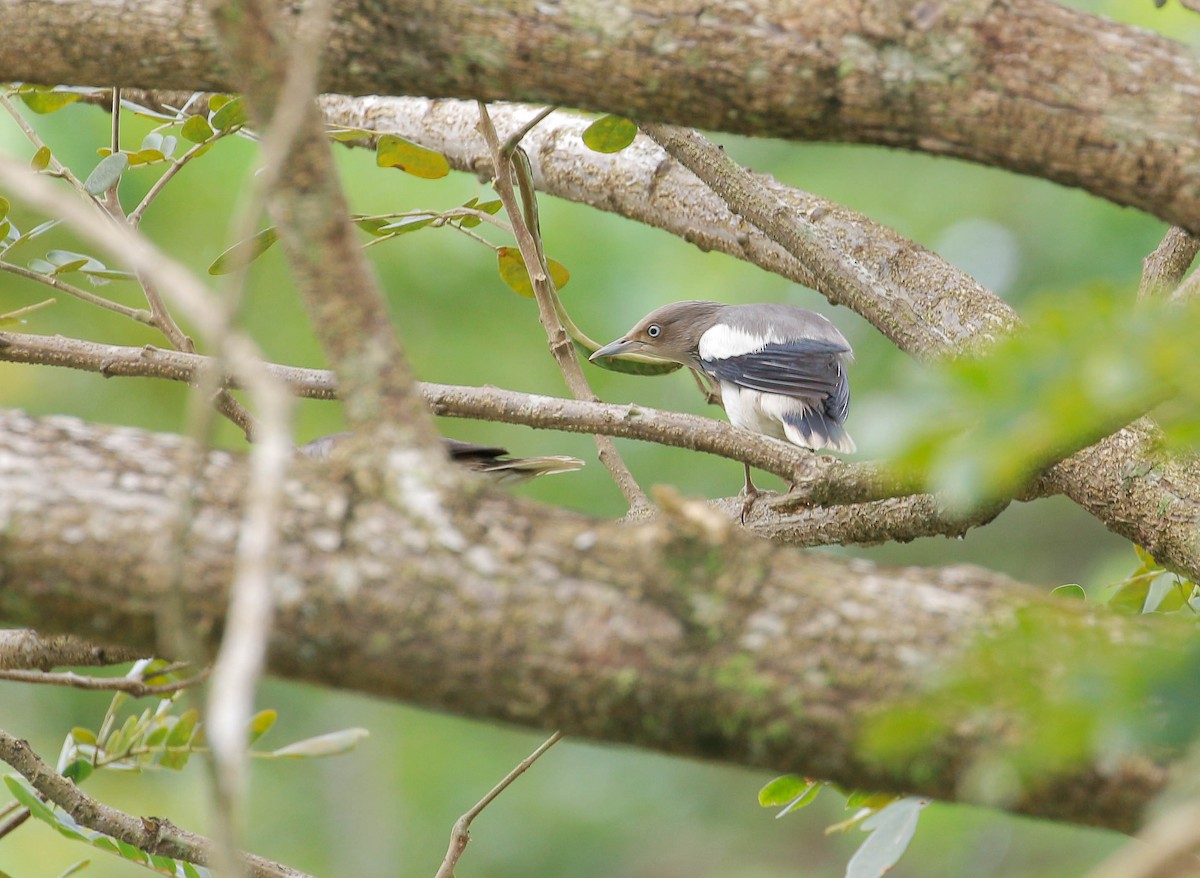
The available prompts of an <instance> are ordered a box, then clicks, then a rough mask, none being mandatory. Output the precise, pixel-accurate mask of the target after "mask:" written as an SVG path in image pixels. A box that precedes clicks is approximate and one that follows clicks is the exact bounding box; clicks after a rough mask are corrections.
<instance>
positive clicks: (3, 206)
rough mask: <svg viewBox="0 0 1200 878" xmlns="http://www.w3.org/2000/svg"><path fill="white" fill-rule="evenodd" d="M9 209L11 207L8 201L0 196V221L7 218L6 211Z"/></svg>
mask: <svg viewBox="0 0 1200 878" xmlns="http://www.w3.org/2000/svg"><path fill="white" fill-rule="evenodd" d="M11 207H12V205H11V204H9V202H8V199H7V198H5V197H3V196H0V220H2V219H4V218H5V217H6V216H8V211H9V209H10V208H11Z"/></svg>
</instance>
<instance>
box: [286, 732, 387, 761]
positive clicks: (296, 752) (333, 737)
mask: <svg viewBox="0 0 1200 878" xmlns="http://www.w3.org/2000/svg"><path fill="white" fill-rule="evenodd" d="M368 734H370V733H369V732H368V731H367V730H366V729H359V728H353V729H342V730H341V731H337V732H330V733H329V734H326V735H317V736H316V737H315V738H305V739H304V740H303V741H296V742H295V743H294V744H288V745H287V746H286V747H280V748H279V749H278V750H272V751H271V752H270V753H269V754H268V755H270V756H277V757H281V758H283V757H286V758H291V759H309V758H312V757H316V756H336V755H338V754H339V753H346V752H348V751H350V750H353V749H354V748H355V747H357V746H358V742H359V741H361V740H362V739H363V738H365V737H367V735H368Z"/></svg>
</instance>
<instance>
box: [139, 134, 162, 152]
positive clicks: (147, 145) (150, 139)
mask: <svg viewBox="0 0 1200 878" xmlns="http://www.w3.org/2000/svg"><path fill="white" fill-rule="evenodd" d="M162 144H163V136H162V134H160V133H159V132H157V131H151V132H150V133H149V134H147V135H146V136H145V137H143V138H142V145H141V149H153V150H157V151H160V152H161V151H162Z"/></svg>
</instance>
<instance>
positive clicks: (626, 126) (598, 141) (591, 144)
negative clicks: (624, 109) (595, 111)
mask: <svg viewBox="0 0 1200 878" xmlns="http://www.w3.org/2000/svg"><path fill="white" fill-rule="evenodd" d="M637 130H638V129H637V125H636V124H635V123H634V122H631V121H630V120H629V119H626V118H625V117H624V116H612V115H609V116H601V117H600V118H599V119H597V120H596V121H595V122H593V123H592V124H591V125H589V126H588V127H587V128H585V129H583V143H584V146H586V147H587V148H588V149H590V150H593V151H594V152H620V151H621V150H623V149H624V148H625V147H627V146H629V144H631V143H633V139H634V138H635V137H637Z"/></svg>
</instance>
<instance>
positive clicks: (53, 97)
mask: <svg viewBox="0 0 1200 878" xmlns="http://www.w3.org/2000/svg"><path fill="white" fill-rule="evenodd" d="M20 97H21V100H22V101H24V102H25V106H27V107H29V109H31V110H33V112H35V113H42V114H46V113H53V112H54V111H55V110H61V109H62V108H63V107H66V106H70V105H71V104H73V103H75V102H76V101H77V100H79V99H80V98H81V97H83V95H80V94H72V93H70V92H64V91H23V92H21V95H20Z"/></svg>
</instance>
